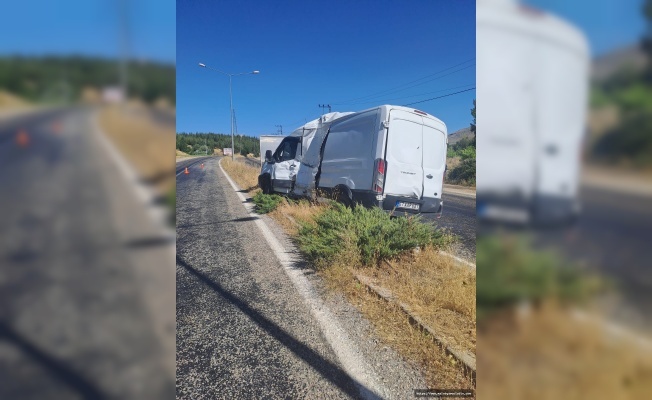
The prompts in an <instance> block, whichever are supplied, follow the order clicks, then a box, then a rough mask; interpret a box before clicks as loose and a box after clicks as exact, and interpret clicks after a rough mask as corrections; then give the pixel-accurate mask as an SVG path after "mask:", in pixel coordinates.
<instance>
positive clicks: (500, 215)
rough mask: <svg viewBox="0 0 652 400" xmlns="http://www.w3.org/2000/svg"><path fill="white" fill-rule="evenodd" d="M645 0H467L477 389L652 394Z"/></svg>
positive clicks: (650, 137)
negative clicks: (472, 38) (473, 20)
mask: <svg viewBox="0 0 652 400" xmlns="http://www.w3.org/2000/svg"><path fill="white" fill-rule="evenodd" d="M651 23H652V2H650V1H647V0H646V1H643V0H627V1H615V0H600V1H593V2H588V1H579V2H564V1H552V0H527V1H525V0H524V1H517V0H478V2H477V58H478V63H477V81H478V89H477V103H478V105H479V107H478V111H477V126H478V128H477V130H479V132H480V133H479V136H477V140H476V142H477V154H478V155H477V213H478V221H479V224H478V233H477V264H478V280H477V282H478V288H477V289H478V290H477V306H478V351H477V353H478V363H479V366H478V369H479V370H480V371H481V372H480V373H479V374H478V385H477V388H478V390H477V394H478V398H482V399H484V398H489V399H524V398H527V399H548V398H550V399H557V398H564V399H584V398H591V399H603V398H604V399H607V398H608V399H640V398H650V397H651V396H652V341H651V337H652V265H651V264H652V262H651V261H650V256H651V255H652V249H651V248H650V243H652V208H651V207H650V200H651V199H652V108H651V107H652V63H650V59H651V58H652V45H651V43H652V36H649V35H650V33H651V32H652V31H651V30H650V26H652V25H651Z"/></svg>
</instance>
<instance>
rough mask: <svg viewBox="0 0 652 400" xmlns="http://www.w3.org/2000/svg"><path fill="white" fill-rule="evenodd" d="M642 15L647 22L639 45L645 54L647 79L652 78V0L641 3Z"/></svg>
mask: <svg viewBox="0 0 652 400" xmlns="http://www.w3.org/2000/svg"><path fill="white" fill-rule="evenodd" d="M643 17H644V18H645V21H646V23H647V27H646V31H645V34H643V39H642V40H641V47H642V48H643V51H644V52H645V53H646V54H647V58H648V65H647V71H646V73H645V77H646V80H647V81H650V80H652V0H645V2H644V3H643Z"/></svg>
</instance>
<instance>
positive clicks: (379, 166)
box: [374, 158, 387, 193]
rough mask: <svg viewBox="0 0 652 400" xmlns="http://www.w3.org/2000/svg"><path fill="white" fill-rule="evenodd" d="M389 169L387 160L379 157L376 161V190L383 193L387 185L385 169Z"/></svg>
mask: <svg viewBox="0 0 652 400" xmlns="http://www.w3.org/2000/svg"><path fill="white" fill-rule="evenodd" d="M386 170H387V161H385V160H383V159H382V158H377V159H376V162H375V163H374V192H376V193H382V192H383V187H384V186H385V171H386Z"/></svg>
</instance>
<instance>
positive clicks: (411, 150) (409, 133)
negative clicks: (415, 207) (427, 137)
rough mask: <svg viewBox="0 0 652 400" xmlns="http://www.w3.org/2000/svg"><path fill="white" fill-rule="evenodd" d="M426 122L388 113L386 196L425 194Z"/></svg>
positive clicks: (417, 197) (414, 115)
mask: <svg viewBox="0 0 652 400" xmlns="http://www.w3.org/2000/svg"><path fill="white" fill-rule="evenodd" d="M422 127H423V119H422V118H421V116H419V115H416V114H412V113H408V112H405V111H402V110H391V111H390V113H389V130H388V134H387V153H386V156H385V160H386V161H387V172H386V173H387V175H386V178H385V193H386V194H390V195H398V196H405V197H411V198H415V199H421V195H422V193H423V169H422V165H423V156H422V154H423V149H422V148H423V139H422V130H423V128H422Z"/></svg>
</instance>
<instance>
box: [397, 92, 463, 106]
mask: <svg viewBox="0 0 652 400" xmlns="http://www.w3.org/2000/svg"><path fill="white" fill-rule="evenodd" d="M470 90H475V87H472V88H470V89H466V90H460V91H459V92H455V93H449V94H445V95H443V96H437V97H433V98H432V99H426V100H421V101H415V102H414V103H408V104H403V106H411V105H413V104H419V103H425V102H426V101H431V100H436V99H441V98H443V97H448V96H452V95H454V94H460V93H464V92H468V91H470Z"/></svg>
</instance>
